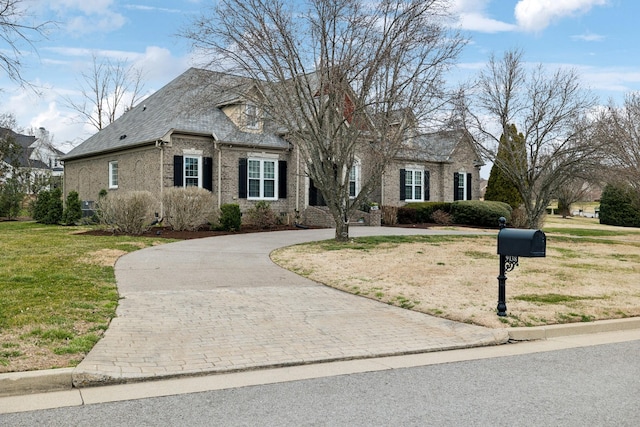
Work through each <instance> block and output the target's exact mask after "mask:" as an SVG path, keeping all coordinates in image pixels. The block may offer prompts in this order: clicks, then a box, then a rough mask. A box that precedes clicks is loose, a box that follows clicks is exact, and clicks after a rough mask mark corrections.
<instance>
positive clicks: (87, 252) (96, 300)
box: [0, 221, 167, 372]
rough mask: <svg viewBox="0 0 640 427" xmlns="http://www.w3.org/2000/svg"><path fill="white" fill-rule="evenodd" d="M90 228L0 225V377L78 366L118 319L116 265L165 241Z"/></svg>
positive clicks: (15, 223)
mask: <svg viewBox="0 0 640 427" xmlns="http://www.w3.org/2000/svg"><path fill="white" fill-rule="evenodd" d="M87 229H88V228H87V227H61V226H44V225H41V224H37V223H35V222H15V221H8V222H0V372H7V371H13V370H24V369H41V368H43V367H48V368H51V367H60V366H59V365H60V364H62V365H65V366H73V365H74V364H77V363H78V362H79V361H80V360H82V357H83V356H84V354H85V353H87V352H88V351H89V350H90V349H91V348H92V347H93V345H94V344H95V343H96V342H97V341H98V340H99V338H100V336H101V334H102V333H103V332H104V330H106V328H107V327H108V325H109V321H110V320H111V319H112V318H113V317H114V316H115V312H116V307H117V305H118V292H117V290H116V286H115V276H114V269H113V262H114V261H115V260H116V259H117V257H118V256H120V255H122V254H124V253H127V252H132V251H135V250H138V249H140V248H142V247H146V246H150V245H154V244H158V243H166V242H167V240H162V241H159V240H157V239H152V238H143V237H129V236H106V237H101V236H90V235H83V234H78V233H79V232H82V231H84V230H87ZM34 358H35V359H38V360H39V361H38V362H34V363H31V364H30V363H28V362H26V360H27V359H34ZM47 364H52V366H46V365H47Z"/></svg>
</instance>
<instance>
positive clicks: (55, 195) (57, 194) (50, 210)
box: [40, 188, 64, 224]
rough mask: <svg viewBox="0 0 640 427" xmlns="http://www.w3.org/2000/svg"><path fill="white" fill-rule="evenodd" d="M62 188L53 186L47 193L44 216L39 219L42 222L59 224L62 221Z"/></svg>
mask: <svg viewBox="0 0 640 427" xmlns="http://www.w3.org/2000/svg"><path fill="white" fill-rule="evenodd" d="M63 210H64V208H63V206H62V190H60V188H54V189H53V190H51V192H50V194H49V200H48V203H47V206H46V213H45V215H44V218H43V219H42V220H41V221H40V222H42V223H43V224H59V223H60V222H61V221H62V211H63Z"/></svg>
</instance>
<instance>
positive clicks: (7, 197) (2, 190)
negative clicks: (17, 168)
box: [0, 178, 25, 219]
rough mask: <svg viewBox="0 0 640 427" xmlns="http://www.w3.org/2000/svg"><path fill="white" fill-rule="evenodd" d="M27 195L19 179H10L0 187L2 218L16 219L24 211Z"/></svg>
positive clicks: (0, 213) (0, 214)
mask: <svg viewBox="0 0 640 427" xmlns="http://www.w3.org/2000/svg"><path fill="white" fill-rule="evenodd" d="M24 196H25V193H24V191H22V186H21V185H20V182H19V181H18V179H17V178H9V179H7V180H6V181H5V183H4V184H3V185H1V186H0V216H6V217H7V218H8V219H13V218H16V217H17V216H18V215H19V214H20V210H21V209H22V201H23V200H24Z"/></svg>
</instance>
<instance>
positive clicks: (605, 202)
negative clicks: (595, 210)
mask: <svg viewBox="0 0 640 427" xmlns="http://www.w3.org/2000/svg"><path fill="white" fill-rule="evenodd" d="M638 205H639V200H638V194H637V193H635V192H634V191H633V189H632V188H631V187H630V186H629V185H626V184H617V185H611V184H609V185H607V186H606V187H605V188H604V190H603V191H602V196H601V197H600V215H599V216H600V224H608V225H617V226H622V227H640V209H638Z"/></svg>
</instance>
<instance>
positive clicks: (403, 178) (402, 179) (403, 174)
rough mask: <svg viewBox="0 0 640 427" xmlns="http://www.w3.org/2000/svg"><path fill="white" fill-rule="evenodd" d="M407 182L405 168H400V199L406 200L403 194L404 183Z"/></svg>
mask: <svg viewBox="0 0 640 427" xmlns="http://www.w3.org/2000/svg"><path fill="white" fill-rule="evenodd" d="M406 183H407V175H406V170H405V169H400V200H407V195H406V194H405V191H406V190H405V188H404V187H405V185H406Z"/></svg>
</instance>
